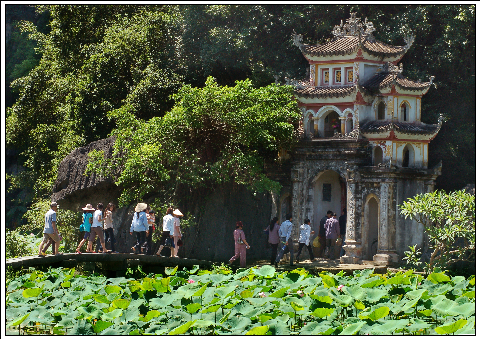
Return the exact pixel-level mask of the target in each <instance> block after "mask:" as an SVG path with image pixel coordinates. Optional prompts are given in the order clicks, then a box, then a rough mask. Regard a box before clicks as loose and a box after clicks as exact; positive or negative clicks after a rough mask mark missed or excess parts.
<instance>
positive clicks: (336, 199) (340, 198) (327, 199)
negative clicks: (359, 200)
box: [311, 170, 347, 231]
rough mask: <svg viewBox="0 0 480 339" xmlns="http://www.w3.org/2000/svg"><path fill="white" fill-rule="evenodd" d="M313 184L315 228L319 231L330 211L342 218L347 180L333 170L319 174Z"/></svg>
mask: <svg viewBox="0 0 480 339" xmlns="http://www.w3.org/2000/svg"><path fill="white" fill-rule="evenodd" d="M312 184H313V192H314V195H313V220H314V222H315V224H314V225H313V228H314V230H315V231H318V226H319V225H320V220H321V219H322V218H323V217H324V216H325V214H326V213H327V211H328V210H331V211H333V212H335V213H337V216H338V217H340V215H341V212H342V209H343V208H345V207H346V195H347V193H346V185H345V180H344V179H343V178H342V177H341V176H340V174H338V172H336V171H333V170H326V171H323V172H321V173H319V174H318V175H317V176H316V177H315V179H314V180H313V182H312ZM311 219H312V218H311Z"/></svg>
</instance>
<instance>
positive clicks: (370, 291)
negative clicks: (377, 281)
mask: <svg viewBox="0 0 480 339" xmlns="http://www.w3.org/2000/svg"><path fill="white" fill-rule="evenodd" d="M365 292H367V297H366V300H367V301H368V302H369V303H374V302H377V301H379V300H380V299H381V298H382V297H385V296H386V295H387V294H388V291H387V290H385V289H383V288H367V289H365Z"/></svg>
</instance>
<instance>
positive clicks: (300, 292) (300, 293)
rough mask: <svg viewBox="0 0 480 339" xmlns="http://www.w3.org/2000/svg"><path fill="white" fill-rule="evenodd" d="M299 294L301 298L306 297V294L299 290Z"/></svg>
mask: <svg viewBox="0 0 480 339" xmlns="http://www.w3.org/2000/svg"><path fill="white" fill-rule="evenodd" d="M297 294H298V295H299V297H300V298H301V297H303V296H304V295H305V294H304V293H303V291H301V290H298V291H297Z"/></svg>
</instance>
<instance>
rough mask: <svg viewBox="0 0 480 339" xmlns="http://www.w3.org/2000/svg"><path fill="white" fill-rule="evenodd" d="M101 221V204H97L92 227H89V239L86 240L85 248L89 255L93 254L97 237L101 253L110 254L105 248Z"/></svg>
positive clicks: (103, 218) (102, 219) (102, 218)
mask: <svg viewBox="0 0 480 339" xmlns="http://www.w3.org/2000/svg"><path fill="white" fill-rule="evenodd" d="M103 221H105V217H104V216H103V203H101V202H99V203H98V204H97V209H96V210H95V212H94V213H93V223H92V226H91V227H90V238H88V246H87V252H89V253H95V252H94V251H93V243H94V241H95V238H96V237H97V236H98V238H99V239H100V244H101V245H102V249H103V253H109V252H111V251H108V250H107V248H106V247H105V238H104V234H103V225H102V222H103Z"/></svg>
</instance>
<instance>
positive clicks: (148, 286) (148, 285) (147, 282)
mask: <svg viewBox="0 0 480 339" xmlns="http://www.w3.org/2000/svg"><path fill="white" fill-rule="evenodd" d="M154 281H155V280H154V279H151V278H143V281H142V290H144V291H152V290H153V286H152V282H154Z"/></svg>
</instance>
